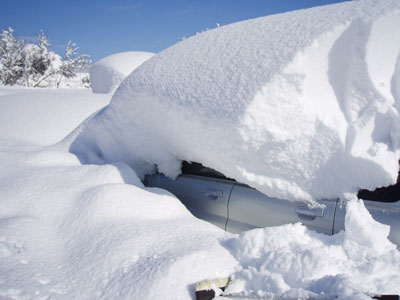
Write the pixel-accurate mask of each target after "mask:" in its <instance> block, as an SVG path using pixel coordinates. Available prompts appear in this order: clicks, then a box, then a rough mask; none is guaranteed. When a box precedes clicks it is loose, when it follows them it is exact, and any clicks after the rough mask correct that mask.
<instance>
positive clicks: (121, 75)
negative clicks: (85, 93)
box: [89, 51, 155, 94]
mask: <svg viewBox="0 0 400 300" xmlns="http://www.w3.org/2000/svg"><path fill="white" fill-rule="evenodd" d="M154 55H155V54H154V53H151V52H144V51H128V52H121V53H116V54H113V55H110V56H107V57H105V58H102V59H101V60H99V61H98V62H96V63H95V64H94V65H93V66H92V67H91V68H90V70H89V74H90V81H91V84H92V90H93V93H104V94H106V93H112V92H114V91H115V89H116V88H117V87H118V86H119V84H120V83H121V82H122V81H123V80H124V79H125V77H126V76H128V75H129V74H130V73H131V72H132V71H133V70H135V69H136V68H137V67H139V66H140V65H141V64H142V63H144V62H145V61H146V60H148V59H149V58H151V57H152V56H154Z"/></svg>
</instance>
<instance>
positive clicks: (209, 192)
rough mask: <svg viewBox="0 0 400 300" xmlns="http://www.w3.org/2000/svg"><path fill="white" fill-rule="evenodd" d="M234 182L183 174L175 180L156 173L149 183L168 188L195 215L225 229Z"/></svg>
mask: <svg viewBox="0 0 400 300" xmlns="http://www.w3.org/2000/svg"><path fill="white" fill-rule="evenodd" d="M234 183H235V182H233V181H229V180H224V179H220V178H213V177H208V176H201V175H192V174H183V175H180V176H178V178H176V179H174V180H173V179H170V178H168V177H166V176H164V175H162V174H155V175H153V176H152V179H151V182H149V185H150V186H153V187H160V188H163V189H166V190H168V191H169V192H171V193H172V194H174V195H175V196H176V197H177V198H178V199H179V200H180V201H181V202H182V203H183V204H184V205H185V206H186V207H187V208H188V210H189V211H190V212H191V213H192V214H193V215H194V216H196V217H198V218H200V219H203V220H205V221H208V222H210V223H213V224H215V225H217V226H219V227H220V228H222V229H225V225H226V222H227V217H228V214H227V211H228V199H229V195H230V193H231V190H232V187H233V185H234Z"/></svg>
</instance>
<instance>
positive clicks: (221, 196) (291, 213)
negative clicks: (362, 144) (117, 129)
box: [144, 162, 400, 247]
mask: <svg viewBox="0 0 400 300" xmlns="http://www.w3.org/2000/svg"><path fill="white" fill-rule="evenodd" d="M144 183H145V185H146V186H148V187H158V188H163V189H166V190H168V191H169V192H171V193H172V194H174V195H175V196H176V197H177V198H178V199H180V201H181V202H182V203H183V204H184V205H185V206H186V207H187V208H188V209H189V211H190V212H191V213H192V214H193V215H194V216H196V217H198V218H200V219H203V220H205V221H208V222H210V223H213V224H215V225H217V226H219V227H220V228H222V229H224V230H226V231H229V232H232V233H241V232H243V231H246V230H249V229H252V228H257V227H270V226H279V225H284V224H288V223H297V222H301V223H303V224H304V225H305V226H306V227H308V228H309V229H312V230H315V231H318V232H322V233H325V234H329V235H332V234H335V233H337V232H339V231H341V230H343V229H344V220H345V215H346V202H345V201H340V200H339V199H323V200H321V201H320V202H321V203H322V204H324V206H325V207H317V208H310V207H308V206H307V205H306V204H305V203H302V202H291V201H288V200H283V199H277V198H273V197H269V196H267V195H265V194H263V193H261V192H259V191H257V190H256V189H253V188H251V187H249V186H248V185H245V184H242V183H239V182H236V181H235V180H234V179H231V178H227V177H226V176H224V175H223V174H221V173H219V172H217V171H215V170H213V169H211V168H208V167H205V166H203V165H202V164H200V163H188V162H183V164H182V174H181V175H179V176H178V177H177V178H176V179H171V178H168V177H166V176H164V175H163V174H160V173H156V174H153V175H147V176H146V177H145V180H144ZM358 196H359V198H361V199H363V200H364V203H365V206H366V208H367V209H368V211H369V212H370V213H371V215H372V217H373V218H374V219H375V220H377V221H379V222H381V223H383V224H387V225H389V226H390V227H391V230H390V235H389V239H390V240H391V241H392V242H393V243H395V244H397V247H399V245H400V201H399V200H400V183H397V184H395V185H393V186H391V187H389V188H380V189H376V190H375V191H367V190H361V191H360V192H359V193H358Z"/></svg>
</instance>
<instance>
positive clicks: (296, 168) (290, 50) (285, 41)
mask: <svg viewBox="0 0 400 300" xmlns="http://www.w3.org/2000/svg"><path fill="white" fill-rule="evenodd" d="M398 28H400V2H399V1H397V0H384V1H379V2H376V1H373V0H365V1H353V2H346V3H341V4H336V5H329V6H324V7H317V8H312V9H307V10H301V11H294V12H289V13H285V14H280V15H273V16H268V17H263V18H258V19H253V20H248V21H244V22H239V23H235V24H232V25H228V26H224V27H221V28H218V29H215V30H211V31H207V32H205V33H202V34H200V35H197V36H195V37H192V38H189V39H186V40H184V41H182V42H180V43H178V44H176V45H174V46H172V47H170V48H168V49H166V50H165V51H163V52H161V53H160V54H158V55H157V56H156V57H154V58H153V59H151V60H150V61H148V62H147V63H146V64H145V65H143V66H142V67H141V68H139V69H137V70H136V71H134V72H133V73H132V74H131V75H130V76H129V77H128V78H127V79H126V80H125V81H124V82H123V83H121V85H120V87H119V89H118V90H117V91H116V93H115V94H114V96H113V98H112V100H111V104H110V106H109V107H107V109H105V110H104V111H102V112H101V113H100V114H98V115H97V116H96V117H95V118H94V119H93V120H92V121H91V122H89V123H88V124H87V126H86V128H85V129H83V131H82V134H81V135H80V136H79V137H78V138H77V140H76V141H75V143H73V145H72V147H71V150H72V151H73V152H75V153H77V154H84V155H85V156H88V155H87V152H88V151H89V152H91V153H92V154H93V153H94V154H96V155H97V157H98V158H101V159H102V160H104V161H106V162H110V161H124V162H126V163H128V164H130V165H131V166H133V167H134V169H135V170H136V172H137V174H138V175H139V176H142V175H143V174H144V173H146V172H150V171H151V170H152V166H153V164H156V165H157V166H158V169H159V171H161V172H163V173H164V174H166V175H167V176H170V177H175V176H177V175H178V174H179V173H180V164H181V161H182V160H186V161H196V162H201V163H203V164H204V165H206V166H208V167H211V168H213V169H216V170H217V171H219V172H221V173H224V174H225V175H226V176H228V177H232V178H235V179H237V180H238V181H239V182H243V183H246V184H248V185H250V186H252V187H255V188H257V189H258V190H260V191H261V192H264V193H265V194H268V195H270V196H273V197H278V198H286V199H289V200H300V201H305V202H308V203H315V202H314V200H315V199H319V198H324V197H337V196H339V197H340V196H342V195H343V194H344V193H347V192H349V193H354V192H355V191H356V190H357V189H358V188H369V189H373V188H375V187H377V186H384V185H389V184H391V183H394V182H395V180H396V177H397V171H398V163H397V162H398V159H399V137H400V135H399V128H400V119H399V114H398V109H399V108H400V106H399V101H400V98H399V97H400V93H399V85H400V84H399V82H400V59H399V57H400V56H399V53H400V35H399V34H398ZM92 157H93V155H92ZM88 162H90V160H88Z"/></svg>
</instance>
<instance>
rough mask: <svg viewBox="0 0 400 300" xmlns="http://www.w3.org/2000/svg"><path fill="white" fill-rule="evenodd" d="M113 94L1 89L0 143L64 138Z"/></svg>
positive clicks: (70, 90)
mask: <svg viewBox="0 0 400 300" xmlns="http://www.w3.org/2000/svg"><path fill="white" fill-rule="evenodd" d="M110 98H111V95H93V94H92V93H91V91H90V90H87V89H86V90H84V89H80V90H76V89H65V90H54V89H53V90H51V89H28V88H2V89H0V128H1V130H0V140H1V139H4V140H6V139H14V140H17V141H23V142H27V143H32V144H37V145H50V144H54V143H56V142H58V141H59V140H61V139H63V138H64V137H65V136H66V135H67V134H68V133H70V132H71V131H72V130H73V129H75V127H77V126H78V125H79V124H80V123H81V122H82V121H83V120H84V119H86V118H87V117H89V116H90V115H91V114H92V113H94V112H96V111H97V110H99V109H101V108H102V107H104V106H106V105H107V104H108V103H109V101H110Z"/></svg>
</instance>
